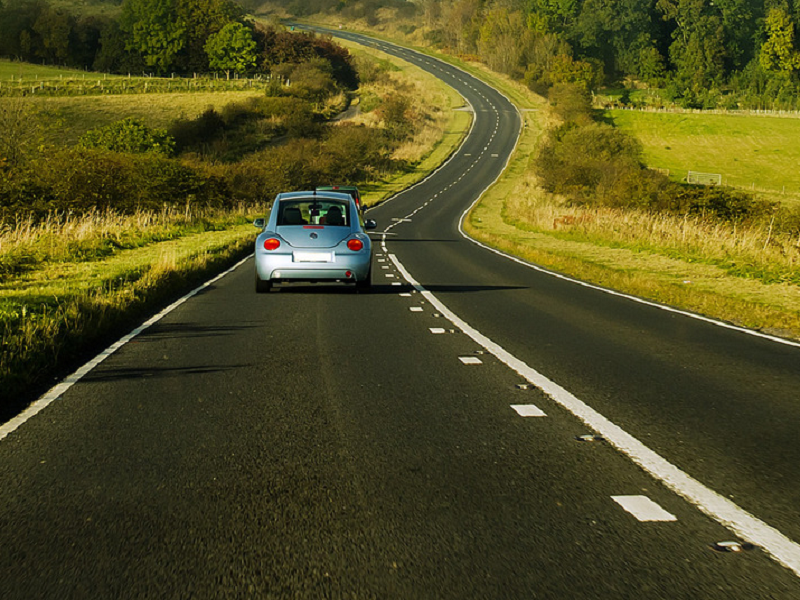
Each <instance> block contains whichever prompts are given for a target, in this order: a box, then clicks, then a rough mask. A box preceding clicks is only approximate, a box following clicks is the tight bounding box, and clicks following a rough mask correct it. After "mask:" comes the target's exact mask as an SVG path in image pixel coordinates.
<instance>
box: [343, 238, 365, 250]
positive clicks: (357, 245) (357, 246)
mask: <svg viewBox="0 0 800 600" xmlns="http://www.w3.org/2000/svg"><path fill="white" fill-rule="evenodd" d="M347 247H348V248H350V250H352V251H353V252H358V251H359V250H361V249H362V248H363V247H364V242H362V241H361V240H358V239H352V240H347Z"/></svg>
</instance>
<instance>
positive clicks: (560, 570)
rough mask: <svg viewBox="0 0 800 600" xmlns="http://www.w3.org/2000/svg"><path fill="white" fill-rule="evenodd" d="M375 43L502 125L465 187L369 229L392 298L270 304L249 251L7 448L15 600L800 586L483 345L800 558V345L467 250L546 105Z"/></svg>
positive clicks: (449, 180) (406, 205)
mask: <svg viewBox="0 0 800 600" xmlns="http://www.w3.org/2000/svg"><path fill="white" fill-rule="evenodd" d="M336 33H337V34H338V33H339V32H336ZM347 35H350V34H347ZM362 41H364V40H363V39H362ZM369 43H375V44H378V45H379V46H380V47H381V49H383V50H384V51H387V52H391V53H397V54H399V55H400V56H401V57H402V58H404V59H406V60H409V61H410V62H414V63H417V64H420V66H422V67H423V68H425V69H428V70H431V71H432V72H434V73H436V74H437V76H439V77H441V78H442V79H443V80H445V81H446V82H447V83H449V84H450V85H452V86H453V87H454V88H456V89H457V90H458V91H459V92H460V93H461V94H462V95H463V96H464V97H465V98H466V99H467V101H468V102H469V104H470V105H471V106H472V109H473V110H474V116H475V123H474V126H473V128H472V131H471V132H470V135H469V137H468V138H467V139H466V140H465V142H464V144H463V145H462V147H461V148H460V149H459V151H458V152H457V154H455V155H454V157H453V158H452V159H451V160H450V161H449V162H448V163H447V164H446V165H445V166H444V167H443V168H442V169H440V170H439V171H437V172H436V173H435V174H434V175H433V176H431V177H430V178H429V179H427V180H426V181H424V182H423V183H421V184H420V185H418V186H415V187H414V188H412V189H410V190H408V191H407V192H405V193H403V194H401V195H399V196H397V197H396V198H394V199H393V200H392V201H390V202H388V203H386V204H384V205H382V206H380V207H378V208H376V209H374V210H372V211H370V215H371V217H373V218H376V219H377V220H378V222H379V224H380V225H381V226H382V227H383V228H385V229H386V230H388V232H387V234H386V235H385V237H384V246H383V247H382V248H381V250H380V251H379V252H378V254H377V255H376V257H375V262H374V266H373V268H374V270H375V273H376V287H375V290H374V292H373V293H371V294H356V293H354V292H353V291H352V290H350V289H340V288H336V287H331V286H305V285H292V286H286V287H284V288H282V289H280V290H278V291H277V292H276V293H272V294H269V295H266V296H263V295H256V294H255V293H253V290H252V279H253V276H252V262H251V261H248V262H246V263H245V264H243V265H241V266H240V267H239V268H237V269H234V270H233V271H232V272H230V273H228V274H227V275H226V276H225V277H222V278H221V279H219V280H217V281H215V282H214V283H213V284H212V285H210V286H208V287H206V288H204V289H203V290H201V291H200V292H199V293H197V294H196V295H195V296H193V297H192V298H191V299H189V300H187V301H186V302H184V303H182V304H181V305H180V306H177V307H176V308H175V309H174V310H172V311H170V312H169V313H167V314H165V315H164V316H163V317H162V318H161V319H160V320H158V321H157V322H155V323H154V324H152V325H151V326H149V327H148V328H147V329H146V330H144V331H143V332H142V333H141V334H140V335H138V336H136V337H135V338H133V340H132V341H131V342H129V343H127V344H126V345H124V346H122V347H121V348H120V349H118V350H117V351H115V352H114V353H113V354H111V355H110V356H108V357H107V358H106V359H105V360H104V361H103V362H102V363H100V364H99V365H97V366H96V367H95V368H94V369H93V370H91V371H90V372H89V373H88V374H87V375H86V376H84V377H83V378H82V379H81V380H80V381H79V382H77V383H76V384H75V385H73V386H72V387H71V388H69V389H68V390H65V391H63V393H61V394H60V396H59V397H58V398H57V399H56V400H55V401H54V402H53V403H52V404H50V405H49V406H48V407H47V408H46V409H44V410H43V411H42V412H41V413H39V414H38V415H37V416H36V417H34V418H32V419H30V420H29V421H27V422H25V423H24V424H22V425H21V426H20V427H19V428H17V429H15V430H14V431H13V432H10V433H8V435H7V437H5V439H4V440H3V441H1V442H0V482H2V486H0V541H2V547H3V552H2V553H0V584H1V586H2V587H1V589H2V590H3V592H2V596H3V597H4V598H34V597H35V598H77V597H86V596H88V595H90V594H91V595H94V596H99V597H117V598H140V597H145V596H157V597H163V598H185V597H190V596H194V597H214V598H216V597H235V598H238V597H248V598H250V597H252V598H290V597H291V598H295V597H299V598H351V597H352V598H355V597H372V598H567V597H569V598H572V597H577V598H595V597H598V598H599V597H609V598H615V599H616V598H637V599H638V598H642V597H646V598H670V599H672V598H693V599H694V598H795V597H798V596H800V582H798V578H797V577H796V576H795V575H794V574H793V573H792V572H791V570H790V569H787V568H785V567H783V566H780V565H779V564H777V563H776V562H775V561H774V560H773V559H772V558H770V556H769V555H768V552H767V551H765V550H764V549H762V548H754V549H751V550H744V551H742V552H721V551H715V550H714V549H712V546H713V545H714V544H715V543H716V542H723V541H727V540H736V539H737V537H736V536H735V535H734V534H733V533H732V532H731V530H730V529H727V528H726V527H724V526H723V525H722V524H720V523H718V522H717V521H715V520H713V519H712V518H709V517H708V516H706V515H705V514H703V513H701V512H700V511H699V510H698V509H697V508H696V507H695V506H693V505H692V504H691V503H689V502H686V501H685V500H684V499H682V498H680V497H679V496H677V495H675V494H674V493H672V492H671V491H670V490H669V489H667V487H666V486H664V485H663V484H661V483H659V482H658V481H656V480H654V479H653V478H652V477H651V476H650V475H648V474H647V473H645V472H644V471H643V470H642V469H641V468H640V467H638V466H636V465H634V464H633V463H632V462H631V461H630V460H629V458H628V457H627V456H625V455H624V454H622V453H620V452H619V451H617V450H616V449H615V448H614V447H612V445H611V444H609V443H607V442H605V441H600V440H597V441H578V439H586V438H583V437H581V436H584V435H586V434H591V433H592V432H591V431H590V430H589V429H588V428H587V427H586V425H585V424H584V423H583V422H581V421H580V420H579V419H578V418H576V417H574V416H573V415H572V414H571V413H570V412H568V411H567V410H565V409H564V408H563V407H562V405H560V404H559V403H558V402H556V401H555V399H554V398H553V397H552V396H548V395H547V394H545V393H543V392H542V391H540V390H538V389H535V388H533V389H521V388H525V386H520V384H522V383H523V380H522V377H521V376H520V374H519V373H517V372H515V371H513V370H512V369H510V368H509V367H508V366H507V364H505V363H504V362H502V361H501V360H500V359H499V358H498V355H499V353H496V354H492V353H491V352H490V351H489V350H487V347H489V348H493V347H492V346H490V345H488V344H486V345H483V344H482V342H481V341H480V340H481V339H483V338H480V337H477V336H475V335H470V334H469V333H470V332H472V331H475V332H480V334H481V335H483V336H485V337H486V338H488V339H490V340H492V342H493V343H494V344H496V345H498V346H500V347H502V348H503V349H505V351H507V352H508V353H509V355H511V356H513V357H514V358H515V359H517V360H519V361H520V362H521V363H523V364H525V365H528V366H530V367H531V368H532V369H535V370H536V372H537V373H540V374H542V375H543V376H545V377H547V378H548V379H549V380H551V381H553V382H556V383H557V384H558V385H560V386H561V387H562V388H563V389H565V390H568V391H569V392H570V393H571V394H574V395H575V396H576V397H577V398H580V399H581V400H582V401H584V402H585V403H586V404H587V405H589V406H591V407H592V408H593V409H595V410H596V411H598V412H599V413H601V414H602V415H604V416H605V417H607V418H608V419H609V420H610V422H613V423H614V424H615V425H617V426H619V427H620V428H621V429H622V430H624V431H626V432H628V433H630V434H631V435H632V436H634V437H635V438H637V439H639V440H641V441H643V442H644V443H645V444H646V445H647V447H649V448H651V449H652V450H654V451H655V452H657V453H658V454H659V455H660V456H662V457H664V459H665V460H667V461H669V463H671V464H673V465H675V466H676V467H677V468H679V469H680V470H682V471H683V472H685V473H687V474H689V475H691V476H692V477H694V478H696V479H697V480H698V481H700V482H702V483H703V484H705V485H706V486H708V488H709V489H712V490H715V491H716V492H718V493H719V494H721V495H723V496H725V497H729V498H730V497H733V500H734V501H735V502H736V504H737V505H738V506H741V507H742V508H744V509H746V510H747V511H750V512H751V513H752V514H753V515H755V517H757V518H758V519H761V520H763V521H764V522H766V523H769V524H770V525H772V526H774V527H776V528H777V530H778V531H779V532H781V533H783V534H785V535H787V536H788V537H789V538H792V539H800V531H798V523H797V519H796V507H797V506H798V505H800V503H798V500H800V484H798V481H799V480H800V478H798V477H796V475H797V473H796V471H797V464H798V460H797V458H798V456H797V454H798V450H800V446H799V445H798V443H797V441H796V440H795V437H796V429H797V428H796V425H797V422H798V418H799V417H800V414H798V409H797V406H796V402H794V398H795V396H796V393H795V392H794V390H797V389H798V384H800V372H799V370H798V360H797V359H798V350H797V349H796V348H791V347H786V346H781V345H778V344H775V343H772V342H769V341H767V340H761V339H756V338H752V337H749V336H747V335H744V334H741V333H737V332H732V331H729V330H725V329H721V328H719V327H715V326H713V325H711V324H708V323H702V322H698V321H695V320H693V319H691V318H688V317H683V316H680V315H676V314H674V313H666V312H664V311H661V310H659V309H658V308H654V307H650V306H645V305H641V304H637V303H635V302H631V301H629V300H625V299H621V298H618V297H614V296H611V295H609V294H605V293H603V292H602V291H598V290H594V289H589V288H585V287H582V286H579V285H576V284H573V283H570V282H568V281H564V280H561V279H558V278H555V277H552V276H550V275H547V274H545V273H541V272H538V271H535V270H532V269H530V268H529V267H528V266H526V265H523V264H519V263H516V262H513V261H510V260H508V259H506V258H504V257H501V256H498V255H496V254H494V253H491V252H488V251H486V250H484V249H482V248H480V247H479V246H477V245H475V244H473V243H472V242H470V241H468V240H466V239H465V238H464V237H463V236H462V235H461V234H460V232H459V229H458V223H459V220H460V218H461V215H462V213H463V211H464V210H465V209H466V207H468V206H469V205H470V204H471V203H472V202H473V201H474V199H475V198H477V196H478V195H479V194H480V192H481V190H483V189H485V187H486V186H487V185H489V183H491V181H492V180H493V179H494V178H495V177H496V176H497V174H498V173H499V172H500V170H501V169H502V167H503V165H504V163H505V159H506V157H507V155H508V153H509V152H510V151H511V150H512V149H513V146H514V142H515V139H516V133H517V131H518V128H519V115H518V114H517V112H516V110H515V109H514V108H513V107H512V106H511V105H510V104H509V103H508V101H507V100H506V99H505V98H504V97H503V96H502V95H500V94H498V93H497V92H495V91H494V90H492V89H491V88H489V87H488V86H486V85H485V84H482V83H481V82H479V81H477V80H475V79H474V78H472V77H471V76H469V75H467V74H465V73H463V72H461V71H459V70H457V69H455V68H453V67H450V66H448V65H445V64H443V63H439V62H438V61H436V60H435V59H432V58H428V57H425V56H423V55H419V54H417V53H414V52H410V51H406V50H403V49H400V48H397V47H395V46H392V45H388V44H384V43H382V42H369ZM254 237H255V236H254ZM409 280H413V281H415V282H416V283H417V285H416V287H414V286H411V285H409ZM429 293H432V294H433V296H431V295H430V294H429ZM451 313H452V314H451ZM448 316H450V317H451V318H453V320H455V321H456V322H457V323H458V326H457V325H454V324H453V321H449V320H448V319H447V317H448ZM588 439H594V438H588ZM740 541H741V540H740ZM724 549H726V547H725V546H722V547H718V550H724Z"/></svg>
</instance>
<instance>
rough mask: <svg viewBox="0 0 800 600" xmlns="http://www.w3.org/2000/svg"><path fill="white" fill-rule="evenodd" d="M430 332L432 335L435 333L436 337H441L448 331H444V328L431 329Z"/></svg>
mask: <svg viewBox="0 0 800 600" xmlns="http://www.w3.org/2000/svg"><path fill="white" fill-rule="evenodd" d="M428 331H430V332H431V333H433V334H435V335H439V334H442V333H445V331H446V330H445V329H444V327H429V328H428Z"/></svg>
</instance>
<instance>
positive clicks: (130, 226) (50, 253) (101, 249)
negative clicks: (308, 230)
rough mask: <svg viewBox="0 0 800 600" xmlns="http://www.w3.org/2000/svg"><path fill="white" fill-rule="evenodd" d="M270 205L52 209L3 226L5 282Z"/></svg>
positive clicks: (0, 273) (1, 273)
mask: <svg viewBox="0 0 800 600" xmlns="http://www.w3.org/2000/svg"><path fill="white" fill-rule="evenodd" d="M265 209H266V207H253V206H247V207H245V206H244V205H240V206H238V207H236V208H234V209H232V210H231V209H227V210H219V209H210V208H200V207H197V206H191V205H188V204H187V205H186V206H185V207H183V208H181V207H175V206H166V207H164V208H163V209H161V210H160V211H146V210H139V211H136V212H134V213H133V214H123V213H119V212H115V211H113V210H105V211H101V210H92V211H89V212H88V213H85V214H80V215H76V214H72V213H60V212H54V213H50V214H49V215H48V216H47V217H46V218H45V219H43V220H35V219H34V218H33V217H26V218H22V219H21V220H18V221H17V222H15V223H6V224H2V225H0V281H2V279H3V278H6V277H9V276H13V275H19V274H21V273H23V272H26V271H30V270H34V269H37V268H40V267H41V266H42V265H45V264H48V263H60V262H79V261H87V260H98V259H102V258H105V257H108V256H111V255H113V254H114V253H116V252H118V251H119V250H124V249H130V248H137V247H141V246H144V245H147V244H151V243H154V242H160V241H165V240H169V239H175V238H177V237H181V236H184V235H188V234H191V233H199V232H202V231H208V230H211V229H219V228H222V227H226V226H228V225H230V224H231V223H234V222H236V221H237V220H241V219H242V218H244V217H246V216H247V215H249V214H253V212H254V211H255V212H264V210H265Z"/></svg>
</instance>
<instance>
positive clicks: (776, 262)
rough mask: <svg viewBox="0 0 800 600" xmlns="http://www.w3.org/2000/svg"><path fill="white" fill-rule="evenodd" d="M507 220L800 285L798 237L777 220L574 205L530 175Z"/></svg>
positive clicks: (509, 200)
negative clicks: (781, 228) (747, 220)
mask: <svg viewBox="0 0 800 600" xmlns="http://www.w3.org/2000/svg"><path fill="white" fill-rule="evenodd" d="M503 217H504V220H506V221H507V222H509V223H511V224H513V225H515V226H517V227H520V228H522V229H526V230H529V231H536V232H544V233H550V234H555V235H557V236H559V237H562V238H565V239H573V240H578V241H591V242H592V243H595V244H601V245H604V246H609V247H618V248H629V249H632V250H636V251H643V252H651V253H653V254H662V255H666V256H669V257H672V258H680V259H684V260H689V261H695V262H702V263H707V264H713V265H716V266H720V267H722V268H724V269H725V270H726V271H727V272H728V273H729V274H731V275H736V276H743V277H751V278H754V279H758V280H761V281H763V282H764V283H782V282H789V283H800V237H798V236H797V235H790V234H786V233H777V232H776V228H775V227H774V222H771V221H769V220H767V221H763V222H756V223H747V224H735V223H727V222H720V221H717V220H714V219H710V218H705V217H702V216H699V215H698V216H689V215H685V216H678V215H670V214H664V213H657V212H648V211H644V210H636V209H631V208H625V209H616V208H608V207H591V208H589V207H580V206H570V205H568V204H567V203H566V202H564V201H563V200H561V199H559V198H557V197H553V196H551V195H549V194H546V193H544V192H542V191H541V190H540V189H538V188H537V187H536V182H535V178H534V177H533V176H528V177H526V178H525V179H524V180H523V181H522V182H521V183H520V184H519V185H517V186H516V188H515V190H514V192H513V193H512V194H510V195H509V197H508V198H507V200H506V203H505V208H504V214H503Z"/></svg>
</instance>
